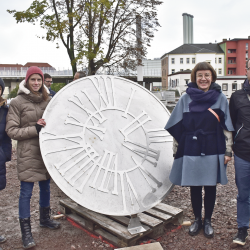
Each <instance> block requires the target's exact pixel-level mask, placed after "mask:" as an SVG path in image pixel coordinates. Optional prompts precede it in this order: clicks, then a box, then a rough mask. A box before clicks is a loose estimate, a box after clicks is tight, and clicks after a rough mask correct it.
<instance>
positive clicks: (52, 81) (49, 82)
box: [45, 81, 53, 84]
mask: <svg viewBox="0 0 250 250" xmlns="http://www.w3.org/2000/svg"><path fill="white" fill-rule="evenodd" d="M45 82H48V83H51V84H52V83H53V81H45Z"/></svg>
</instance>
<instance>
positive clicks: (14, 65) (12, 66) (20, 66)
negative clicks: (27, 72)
mask: <svg viewBox="0 0 250 250" xmlns="http://www.w3.org/2000/svg"><path fill="white" fill-rule="evenodd" d="M22 67H23V65H22V64H18V63H16V64H0V68H18V69H20V68H22Z"/></svg>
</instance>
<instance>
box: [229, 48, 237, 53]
mask: <svg viewBox="0 0 250 250" xmlns="http://www.w3.org/2000/svg"><path fill="white" fill-rule="evenodd" d="M227 53H236V49H228V50H227Z"/></svg>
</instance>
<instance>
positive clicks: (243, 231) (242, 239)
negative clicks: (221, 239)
mask: <svg viewBox="0 0 250 250" xmlns="http://www.w3.org/2000/svg"><path fill="white" fill-rule="evenodd" d="M247 236H248V233H247V227H241V228H238V233H237V234H236V235H235V236H234V238H233V242H234V243H236V244H239V245H242V246H244V245H245V244H246V238H247Z"/></svg>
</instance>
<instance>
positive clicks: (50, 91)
mask: <svg viewBox="0 0 250 250" xmlns="http://www.w3.org/2000/svg"><path fill="white" fill-rule="evenodd" d="M55 94H56V92H55V91H54V90H52V89H51V88H49V95H50V96H51V97H53V96H54V95H55Z"/></svg>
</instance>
